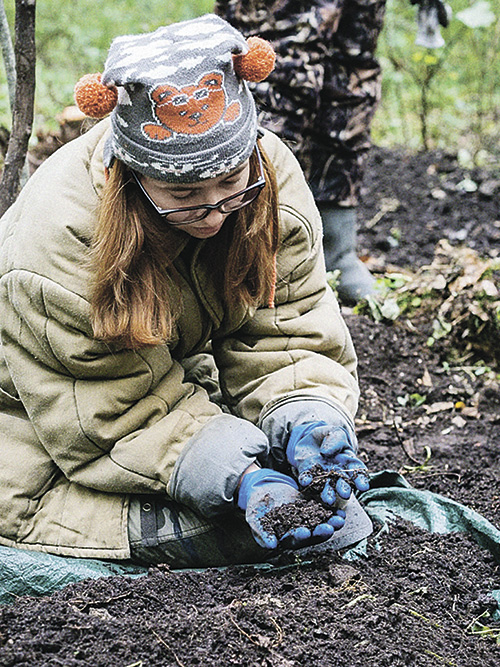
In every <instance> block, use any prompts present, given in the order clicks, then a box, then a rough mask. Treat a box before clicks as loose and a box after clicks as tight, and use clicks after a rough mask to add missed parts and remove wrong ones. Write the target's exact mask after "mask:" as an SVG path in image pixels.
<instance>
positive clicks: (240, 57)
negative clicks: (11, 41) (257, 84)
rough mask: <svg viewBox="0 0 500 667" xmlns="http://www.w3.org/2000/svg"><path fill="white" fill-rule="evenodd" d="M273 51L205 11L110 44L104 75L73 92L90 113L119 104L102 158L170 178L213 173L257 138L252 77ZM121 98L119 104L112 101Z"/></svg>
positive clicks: (264, 70) (233, 162)
mask: <svg viewBox="0 0 500 667" xmlns="http://www.w3.org/2000/svg"><path fill="white" fill-rule="evenodd" d="M273 67H274V51H273V49H272V47H271V46H270V45H269V44H268V42H265V41H264V40H262V39H259V38H255V37H254V38H250V39H249V40H248V42H247V41H246V40H245V39H244V37H243V35H241V33H239V32H238V31H237V30H236V29H235V28H233V27H232V26H231V25H230V24H229V23H227V21H224V19H222V18H220V17H218V16H215V15H214V14H207V15H205V16H202V17H200V18H196V19H192V20H190V21H184V22H182V23H175V24H172V25H169V26H166V27H162V28H158V30H156V31H155V32H152V33H147V34H143V35H126V36H123V37H118V38H117V39H115V40H114V41H113V43H112V44H111V48H110V50H109V53H108V58H107V60H106V65H105V69H104V73H103V74H102V77H100V75H86V76H85V77H83V78H82V79H81V80H80V81H79V82H78V84H77V85H76V87H75V100H76V103H77V105H78V106H79V108H80V109H81V110H82V111H83V113H85V114H86V115H89V116H92V117H94V118H101V117H104V116H105V115H107V114H108V113H110V112H111V111H112V116H111V136H110V138H109V139H108V141H107V142H106V146H105V149H104V164H105V166H106V167H109V166H110V165H111V163H112V161H113V159H114V158H117V159H119V160H121V161H123V162H124V163H125V164H127V165H128V166H129V167H131V168H132V169H134V170H135V171H138V172H140V173H142V174H144V175H146V176H150V177H151V178H155V179H158V180H163V181H168V182H173V183H192V182H196V181H200V180H204V179H207V178H215V177H216V176H219V175H220V174H223V173H227V172H229V171H232V170H233V169H235V168H236V167H238V166H239V165H240V164H241V163H242V162H244V161H245V160H246V159H247V158H248V157H249V156H250V154H251V153H252V151H253V149H254V146H255V142H256V140H257V114H256V110H255V103H254V100H253V97H252V95H251V93H250V91H249V89H248V86H247V84H246V82H245V79H246V80H248V81H262V80H263V79H265V77H266V76H267V75H268V74H269V73H270V72H271V71H272V69H273ZM115 105H116V106H115Z"/></svg>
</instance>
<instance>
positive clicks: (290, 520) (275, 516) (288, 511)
mask: <svg viewBox="0 0 500 667" xmlns="http://www.w3.org/2000/svg"><path fill="white" fill-rule="evenodd" d="M332 514H333V511H332V510H331V509H327V508H326V507H323V505H320V504H319V503H318V502H316V501H315V500H312V499H311V500H308V499H306V498H299V499H298V500H296V501H295V502H293V503H286V504H285V505H279V506H278V507H274V508H273V509H272V510H269V512H267V514H265V515H264V516H263V517H262V519H261V524H262V527H263V528H264V529H265V530H266V531H268V532H270V533H274V534H275V535H276V537H277V538H278V540H281V538H282V537H283V535H285V533H287V532H288V531H289V530H293V528H299V527H300V526H306V528H309V530H311V531H312V530H314V528H316V526H317V525H318V524H320V523H326V522H327V521H328V519H330V518H331V516H332Z"/></svg>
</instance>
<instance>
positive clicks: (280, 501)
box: [238, 468, 345, 549]
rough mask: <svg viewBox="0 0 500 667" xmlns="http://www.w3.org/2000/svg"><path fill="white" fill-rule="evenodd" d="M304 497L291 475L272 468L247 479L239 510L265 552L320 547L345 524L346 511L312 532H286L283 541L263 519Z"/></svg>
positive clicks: (245, 478)
mask: <svg viewBox="0 0 500 667" xmlns="http://www.w3.org/2000/svg"><path fill="white" fill-rule="evenodd" d="M299 499H303V496H302V495H301V493H300V492H299V490H298V486H297V483H296V482H295V480H294V479H292V478H291V477H289V476H288V475H283V474H282V473H280V472H277V471H276V470H272V469H271V468H261V469H260V470H255V471H254V472H250V473H247V474H246V475H245V476H244V477H243V481H242V482H241V485H240V489H239V492H238V507H239V508H240V509H242V510H243V511H244V512H245V518H246V521H247V523H248V525H249V526H250V529H251V531H252V534H253V536H254V538H255V541H256V542H257V544H259V545H260V546H261V547H263V548H264V549H276V548H277V547H278V546H281V547H284V548H286V549H299V548H301V547H305V546H309V545H311V544H318V543H319V542H324V541H325V540H327V539H329V538H330V537H331V536H332V535H333V533H334V531H335V530H338V529H339V528H342V526H343V525H344V523H345V512H342V511H340V513H339V514H333V515H332V517H331V518H330V519H328V521H327V522H326V523H320V524H318V525H317V526H316V527H315V528H314V529H313V530H312V531H311V529H310V528H308V527H307V526H299V527H297V528H293V529H291V530H289V531H288V532H287V533H285V534H284V535H283V536H282V537H281V538H279V539H278V536H277V535H276V534H275V533H274V532H272V531H271V530H270V529H269V528H266V527H265V526H264V525H263V524H262V519H263V518H264V517H265V516H266V515H267V514H268V513H269V512H270V511H271V510H272V509H273V508H276V507H279V506H281V505H286V504H288V503H294V502H296V501H297V500H299Z"/></svg>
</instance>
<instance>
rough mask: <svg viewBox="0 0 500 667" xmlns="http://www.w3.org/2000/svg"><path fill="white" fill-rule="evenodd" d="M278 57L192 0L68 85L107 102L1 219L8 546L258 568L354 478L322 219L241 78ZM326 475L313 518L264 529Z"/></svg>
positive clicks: (84, 101) (2, 489)
mask: <svg viewBox="0 0 500 667" xmlns="http://www.w3.org/2000/svg"><path fill="white" fill-rule="evenodd" d="M273 61H274V54H273V53H272V51H271V50H270V49H269V47H268V46H267V45H266V43H264V42H262V40H258V39H256V40H255V39H254V41H253V42H251V43H250V44H247V43H246V42H245V40H244V39H243V37H242V36H241V35H240V33H238V32H237V31H236V30H235V29H234V28H232V27H231V26H229V24H227V23H226V22H225V21H224V20H223V19H220V18H218V17H216V16H212V15H207V16H204V17H201V18H198V19H194V20H191V21H187V22H182V23H179V24H174V25H171V26H168V27H164V28H159V29H158V30H157V31H155V32H153V33H151V34H146V35H138V36H124V37H120V38H117V39H116V40H115V41H114V42H113V44H112V46H111V48H110V51H109V55H108V59H107V61H106V66H105V71H104V73H103V75H102V77H101V76H100V75H90V76H89V75H87V76H85V77H83V79H82V80H81V82H79V84H78V85H77V87H76V99H77V102H78V103H79V105H80V106H81V108H82V110H84V112H85V113H87V114H88V115H92V116H94V117H104V116H105V115H107V114H108V113H110V112H112V113H111V118H110V119H105V120H103V121H101V122H100V123H98V124H96V125H95V126H94V127H93V128H92V129H91V130H90V131H89V132H87V133H86V134H84V135H83V136H81V137H80V138H78V139H77V140H75V141H73V142H71V143H70V144H67V145H66V146H64V147H63V148H61V149H59V150H58V151H57V152H56V153H55V154H54V155H53V156H52V157H51V158H50V159H48V160H47V161H46V162H45V163H44V164H43V165H42V166H41V167H40V169H39V170H38V171H37V172H36V173H35V174H34V176H33V177H32V178H31V179H30V181H29V182H28V184H27V185H26V187H25V188H24V190H23V191H22V193H21V195H20V196H19V198H18V200H17V201H16V203H15V204H14V205H13V206H12V207H11V209H9V211H8V212H7V213H6V214H5V216H4V217H3V219H2V221H1V227H0V239H1V246H0V247H1V250H0V258H1V266H0V308H1V313H2V317H1V321H0V335H1V357H0V434H1V437H0V461H1V465H0V543H1V544H3V545H11V546H14V547H18V548H23V549H33V550H41V551H47V552H51V553H55V554H60V555H68V556H77V557H92V558H108V559H109V558H112V559H128V558H132V559H134V560H136V561H138V562H142V563H156V562H166V563H170V564H171V565H173V566H176V567H181V566H209V565H223V564H227V563H238V562H250V561H256V560H261V559H262V558H264V557H266V555H269V553H273V551H274V550H275V549H276V548H277V547H280V548H283V547H284V548H299V547H302V546H305V545H308V544H311V543H317V542H321V541H324V540H327V539H328V538H330V537H331V536H332V534H333V533H334V531H335V530H337V529H339V528H341V527H342V525H343V523H344V520H345V516H346V512H347V517H348V518H349V507H350V506H351V505H352V502H353V498H352V496H351V489H352V488H358V489H363V488H367V477H366V475H365V474H364V473H363V468H364V466H363V464H362V463H361V462H360V461H359V460H358V458H357V456H356V438H355V435H354V429H353V421H352V419H353V415H354V412H355V410H356V401H357V396H358V387H357V382H356V374H355V373H356V372H355V366H356V363H355V355H354V351H353V347H352V343H351V339H350V337H349V334H348V332H347V329H346V327H345V325H344V323H343V320H342V319H341V316H340V313H339V308H338V305H337V302H336V300H335V298H334V296H333V294H332V292H331V291H330V289H329V288H328V286H327V283H326V278H325V268H324V263H323V255H322V247H321V223H320V219H319V216H318V213H317V210H316V208H315V206H314V202H313V199H312V196H311V194H310V192H309V190H308V188H307V186H306V184H305V181H304V178H303V175H302V173H301V171H300V169H299V167H298V165H297V162H296V161H295V159H294V158H293V157H292V155H291V153H290V152H289V151H288V149H287V148H285V146H284V145H283V144H282V143H281V142H280V141H279V140H278V139H277V138H276V137H275V136H274V135H272V134H270V133H268V132H266V133H261V132H260V131H259V130H258V127H257V120H256V110H255V105H254V102H253V99H252V96H251V94H250V93H249V91H248V88H247V85H246V83H245V79H252V80H257V79H260V78H262V77H263V76H265V75H266V74H267V73H268V72H269V71H270V69H271V68H272V66H273ZM207 344H210V345H211V352H212V353H213V356H212V355H208V354H205V355H203V356H201V357H200V354H199V353H201V352H206V349H207ZM200 359H201V361H202V363H201V364H200ZM212 360H215V364H216V366H214V365H213V364H212V367H211V366H210V364H209V363H208V362H211V361H212ZM207 369H208V370H210V369H211V370H212V374H211V375H210V373H207ZM215 390H218V391H215ZM317 470H319V471H322V472H324V473H326V474H327V481H326V482H325V483H324V485H322V487H321V488H320V489H319V490H318V491H317V492H316V495H317V496H318V498H317V499H318V501H321V502H322V504H323V506H324V507H327V508H329V511H328V512H327V515H326V516H323V517H322V518H321V519H318V520H316V522H315V523H313V525H310V524H307V525H306V522H305V520H304V521H303V522H300V524H301V525H299V526H295V527H294V528H292V529H290V530H289V531H288V532H287V533H286V534H285V535H284V536H281V535H279V534H278V533H277V532H276V531H275V530H274V529H273V528H272V522H271V527H270V526H269V522H268V521H266V519H269V513H270V512H271V510H272V509H273V508H276V507H279V506H281V505H284V504H290V503H292V504H293V503H296V502H297V500H298V499H299V498H300V497H301V494H300V489H302V488H304V487H307V486H310V485H311V482H312V479H313V474H314V473H315V472H316V471H317ZM332 471H337V472H336V473H335V475H333V476H330V477H328V473H331V472H332ZM360 471H361V472H360ZM346 501H348V502H347V506H346V509H344V510H343V509H339V507H340V506H341V505H344V504H345V503H346Z"/></svg>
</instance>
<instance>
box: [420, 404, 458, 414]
mask: <svg viewBox="0 0 500 667" xmlns="http://www.w3.org/2000/svg"><path fill="white" fill-rule="evenodd" d="M454 407H455V403H454V402H453V401H438V402H437V403H432V404H431V405H424V406H423V408H424V410H425V411H426V412H427V414H428V415H432V414H434V413H436V412H446V411H447V410H453V408H454Z"/></svg>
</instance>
